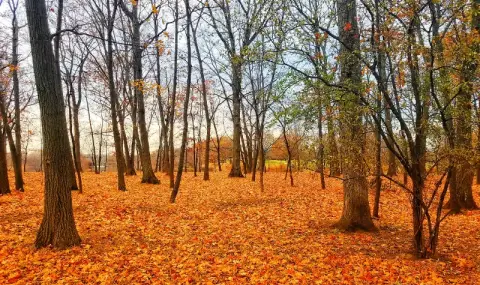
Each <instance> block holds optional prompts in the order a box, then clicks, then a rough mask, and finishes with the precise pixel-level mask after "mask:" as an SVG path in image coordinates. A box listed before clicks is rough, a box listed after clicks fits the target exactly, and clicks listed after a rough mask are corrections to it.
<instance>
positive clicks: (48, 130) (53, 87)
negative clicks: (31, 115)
mask: <svg viewBox="0 0 480 285" xmlns="http://www.w3.org/2000/svg"><path fill="white" fill-rule="evenodd" d="M25 3H26V5H25V6H26V11H27V20H28V27H29V32H30V44H31V52H32V60H33V69H34V74H35V83H36V87H37V94H38V102H39V105H40V115H41V123H42V137H43V149H44V153H43V163H44V168H45V171H44V179H45V180H44V181H45V198H44V216H43V220H42V223H41V225H40V229H39V231H38V234H37V238H36V240H35V247H37V248H41V247H46V246H48V245H52V246H53V247H54V248H60V249H62V248H66V247H70V246H74V245H78V244H80V242H81V240H80V236H79V235H78V232H77V229H76V226H75V220H74V217H73V208H72V196H71V195H72V194H71V192H70V188H71V185H72V181H71V177H70V176H68V175H65V173H64V172H65V169H69V168H71V163H70V161H69V160H68V159H65V158H66V157H67V158H68V157H70V158H71V153H70V147H69V142H68V131H67V123H66V120H65V108H64V106H63V95H62V90H61V88H60V84H57V82H56V76H57V75H56V70H55V66H54V65H52V62H55V57H54V54H53V50H52V46H51V44H50V32H49V30H48V21H47V10H46V7H45V1H44V0H26V1H25Z"/></svg>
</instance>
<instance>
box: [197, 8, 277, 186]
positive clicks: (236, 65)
mask: <svg viewBox="0 0 480 285" xmlns="http://www.w3.org/2000/svg"><path fill="white" fill-rule="evenodd" d="M274 3H275V1H272V0H261V1H244V0H236V1H227V0H213V1H212V2H209V3H207V4H206V5H208V11H209V15H210V19H211V25H212V28H213V29H214V30H215V33H216V34H217V36H218V38H219V39H220V41H221V42H222V44H223V46H224V48H225V50H226V52H227V55H228V60H229V64H230V69H231V83H230V85H231V89H232V106H233V108H232V121H233V144H232V168H231V170H230V173H229V176H230V177H243V174H242V169H241V167H240V161H241V155H240V152H241V145H240V139H241V129H242V125H241V120H240V113H241V105H242V94H241V93H242V72H243V66H244V59H245V53H246V52H247V51H248V48H249V46H250V44H252V43H253V41H254V40H255V39H256V38H257V36H258V35H259V34H260V33H261V32H262V31H263V29H264V28H265V26H266V23H267V22H268V21H269V20H270V19H271V17H272V11H273V9H274ZM216 10H218V11H220V12H219V13H216V12H215V13H214V11H216ZM233 13H235V17H233ZM237 18H242V20H241V21H238V22H237V21H235V20H236V19H237ZM235 24H239V25H240V26H236V25H235ZM237 32H240V34H238V33H237ZM238 39H239V40H238Z"/></svg>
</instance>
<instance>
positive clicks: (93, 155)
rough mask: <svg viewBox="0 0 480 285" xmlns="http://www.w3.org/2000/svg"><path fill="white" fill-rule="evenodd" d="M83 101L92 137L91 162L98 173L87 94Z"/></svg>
mask: <svg viewBox="0 0 480 285" xmlns="http://www.w3.org/2000/svg"><path fill="white" fill-rule="evenodd" d="M85 103H86V104H87V114H88V125H89V126H90V137H91V139H92V152H93V153H92V163H93V167H94V170H95V173H96V174H98V162H97V151H96V149H95V136H94V135H93V126H92V116H91V114H90V104H89V103H88V97H87V96H85Z"/></svg>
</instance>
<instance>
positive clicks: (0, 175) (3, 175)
mask: <svg viewBox="0 0 480 285" xmlns="http://www.w3.org/2000/svg"><path fill="white" fill-rule="evenodd" d="M0 96H3V94H2V95H0ZM5 194H10V183H9V182H8V167H7V146H6V144H5V132H4V128H3V124H2V122H0V196H1V195H5Z"/></svg>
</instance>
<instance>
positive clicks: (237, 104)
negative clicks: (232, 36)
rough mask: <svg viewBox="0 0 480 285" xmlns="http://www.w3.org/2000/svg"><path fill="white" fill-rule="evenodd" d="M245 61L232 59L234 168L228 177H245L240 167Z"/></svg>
mask: <svg viewBox="0 0 480 285" xmlns="http://www.w3.org/2000/svg"><path fill="white" fill-rule="evenodd" d="M242 60H243V59H242V58H241V57H240V56H238V55H235V56H234V57H233V58H232V59H231V66H232V89H233V90H232V93H233V94H232V101H233V110H232V121H233V141H232V168H231V170H230V173H229V174H228V177H244V176H243V174H242V168H241V166H240V161H241V156H240V152H241V145H240V137H241V135H242V134H241V132H242V125H241V123H240V110H241V104H242V102H241V97H240V93H241V92H242V89H241V88H242V87H241V86H242V64H241V61H242Z"/></svg>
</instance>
